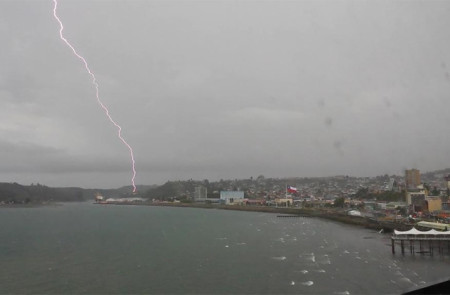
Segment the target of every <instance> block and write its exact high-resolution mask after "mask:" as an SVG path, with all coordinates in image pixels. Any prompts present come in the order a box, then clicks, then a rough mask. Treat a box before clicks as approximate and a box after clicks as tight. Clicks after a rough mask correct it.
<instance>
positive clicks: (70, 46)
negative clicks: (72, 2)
mask: <svg viewBox="0 0 450 295" xmlns="http://www.w3.org/2000/svg"><path fill="white" fill-rule="evenodd" d="M53 3H54V4H55V6H54V7H53V16H54V17H55V19H56V20H57V21H58V23H59V37H60V38H61V40H62V41H64V43H66V45H67V46H68V47H69V48H70V49H71V50H72V52H73V54H74V55H75V56H76V57H78V58H79V59H80V60H81V61H82V62H83V64H84V67H85V69H86V71H87V72H88V74H89V75H90V76H91V78H92V84H93V85H94V87H95V97H96V98H97V103H98V104H99V105H100V107H101V108H102V109H103V111H104V112H105V114H106V116H107V117H108V119H109V121H110V122H111V123H112V124H113V125H114V126H116V128H117V136H118V137H119V139H120V140H121V141H122V142H123V144H124V145H125V146H126V147H127V148H128V150H129V152H130V157H131V168H132V171H133V176H132V177H131V183H132V185H133V193H134V192H136V184H135V182H134V181H135V178H136V167H135V166H136V162H135V161H134V153H133V148H132V147H131V146H130V145H129V144H128V142H127V141H126V140H125V139H124V138H123V137H122V127H120V125H119V124H117V122H116V121H114V120H113V118H112V117H111V115H110V114H109V110H108V108H107V107H106V105H105V104H104V103H103V102H102V101H101V100H100V96H99V91H98V88H99V87H98V83H97V79H96V78H95V75H94V73H93V72H92V71H91V69H90V68H89V66H88V63H87V61H86V59H84V57H83V56H81V55H80V54H78V53H77V51H76V50H75V48H74V47H73V46H72V44H70V42H69V41H67V39H66V38H64V35H63V30H64V26H63V23H62V22H61V20H60V18H59V17H58V15H57V14H56V8H57V6H58V1H57V0H53Z"/></svg>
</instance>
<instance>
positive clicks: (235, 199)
mask: <svg viewBox="0 0 450 295" xmlns="http://www.w3.org/2000/svg"><path fill="white" fill-rule="evenodd" d="M243 200H244V192H243V191H221V192H220V202H221V203H225V204H226V205H233V204H240V203H242V201H243Z"/></svg>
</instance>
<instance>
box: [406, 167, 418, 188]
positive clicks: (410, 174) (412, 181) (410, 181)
mask: <svg viewBox="0 0 450 295" xmlns="http://www.w3.org/2000/svg"><path fill="white" fill-rule="evenodd" d="M418 185H420V171H419V170H417V169H411V170H405V186H406V189H409V188H416V187H417V186H418Z"/></svg>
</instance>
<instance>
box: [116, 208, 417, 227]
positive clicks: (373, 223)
mask: <svg viewBox="0 0 450 295" xmlns="http://www.w3.org/2000/svg"><path fill="white" fill-rule="evenodd" d="M107 205H135V206H155V207H177V208H199V209H219V210H233V211H248V212H263V213H272V214H274V213H278V214H283V215H287V216H289V215H292V216H293V217H294V216H298V217H318V218H323V219H327V220H331V221H336V222H340V223H344V224H350V225H356V226H361V227H365V228H368V229H373V230H377V231H381V230H383V231H384V232H393V231H394V229H395V230H409V229H411V228H412V227H413V225H410V224H404V223H398V222H391V221H381V220H375V219H370V218H368V217H360V216H351V215H347V214H344V213H341V212H338V211H336V210H333V209H330V208H327V209H319V208H314V209H312V208H311V209H310V208H284V207H269V206H240V205H216V204H200V203H110V204H107ZM287 216H282V217H287ZM279 217H281V216H279Z"/></svg>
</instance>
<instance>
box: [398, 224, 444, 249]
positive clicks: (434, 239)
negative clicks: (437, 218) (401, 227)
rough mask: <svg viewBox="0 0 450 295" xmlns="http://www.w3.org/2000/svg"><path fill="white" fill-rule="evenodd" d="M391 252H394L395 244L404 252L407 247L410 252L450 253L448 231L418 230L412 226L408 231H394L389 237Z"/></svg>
mask: <svg viewBox="0 0 450 295" xmlns="http://www.w3.org/2000/svg"><path fill="white" fill-rule="evenodd" d="M391 243H392V254H395V247H396V245H400V250H401V253H402V254H403V255H404V254H405V248H406V249H408V248H409V252H410V253H411V254H416V253H418V254H430V255H434V252H435V250H437V251H438V253H439V254H440V255H443V254H445V253H447V254H450V231H437V230H435V229H431V230H428V231H420V230H417V229H416V228H412V229H411V230H408V231H397V230H395V231H394V234H393V235H392V237H391Z"/></svg>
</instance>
